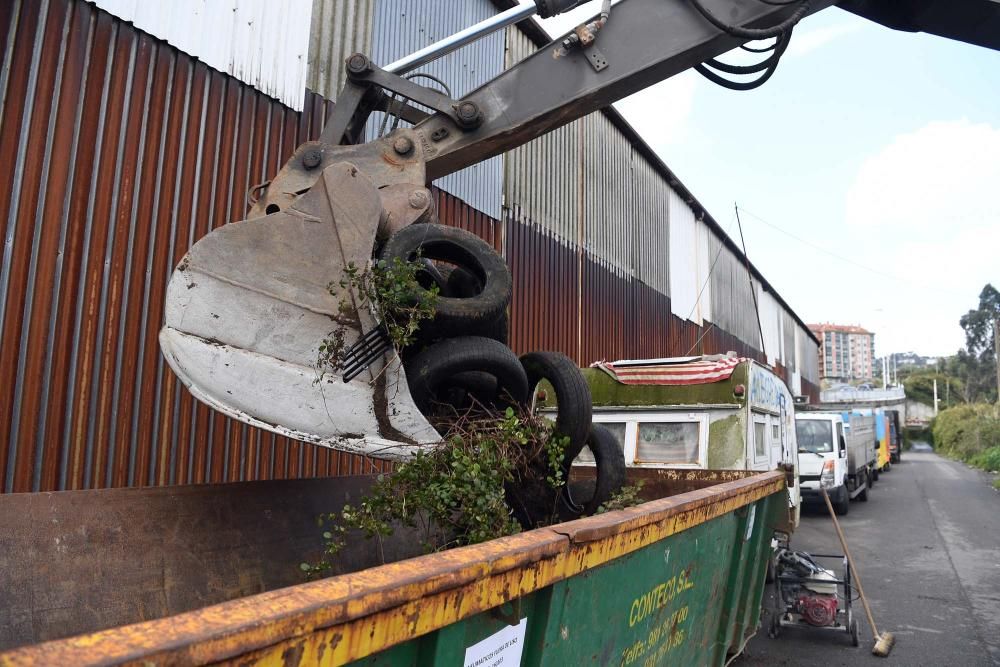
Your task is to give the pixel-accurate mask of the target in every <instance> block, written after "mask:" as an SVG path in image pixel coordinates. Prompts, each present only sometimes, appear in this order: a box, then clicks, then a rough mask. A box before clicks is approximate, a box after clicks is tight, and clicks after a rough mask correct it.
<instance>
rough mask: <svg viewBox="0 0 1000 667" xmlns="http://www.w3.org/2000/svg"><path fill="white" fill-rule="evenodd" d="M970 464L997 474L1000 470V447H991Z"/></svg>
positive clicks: (976, 456)
mask: <svg viewBox="0 0 1000 667" xmlns="http://www.w3.org/2000/svg"><path fill="white" fill-rule="evenodd" d="M969 463H971V464H972V465H974V466H976V467H977V468H982V469H983V470H989V471H990V472H997V471H998V470H1000V447H990V448H989V449H987V450H986V451H985V452H981V453H979V454H976V455H975V456H973V457H972V459H971V460H970V461H969Z"/></svg>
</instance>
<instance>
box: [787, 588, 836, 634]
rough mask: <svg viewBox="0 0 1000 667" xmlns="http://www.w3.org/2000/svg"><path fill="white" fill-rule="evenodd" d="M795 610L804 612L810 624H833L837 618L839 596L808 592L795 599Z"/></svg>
mask: <svg viewBox="0 0 1000 667" xmlns="http://www.w3.org/2000/svg"><path fill="white" fill-rule="evenodd" d="M795 606H796V609H795V611H796V612H798V613H799V614H802V618H804V619H806V622H807V623H809V625H816V626H819V627H823V626H827V625H832V624H833V621H834V619H835V618H837V596H836V595H823V594H820V593H806V594H803V595H800V596H799V598H798V599H797V600H796V601H795Z"/></svg>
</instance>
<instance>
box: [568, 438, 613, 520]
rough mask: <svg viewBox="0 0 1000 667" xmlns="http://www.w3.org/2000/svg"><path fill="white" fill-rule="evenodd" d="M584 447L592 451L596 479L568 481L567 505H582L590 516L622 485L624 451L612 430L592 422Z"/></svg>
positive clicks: (584, 511)
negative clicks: (595, 467)
mask: <svg viewBox="0 0 1000 667" xmlns="http://www.w3.org/2000/svg"><path fill="white" fill-rule="evenodd" d="M587 446H588V447H590V451H591V452H593V454H594V462H595V463H596V464H597V479H596V480H580V481H578V482H571V483H570V484H569V498H568V500H569V501H570V503H569V504H570V505H575V506H577V507H579V506H581V505H582V509H583V513H584V514H588V515H589V514H593V513H594V512H596V511H597V508H598V507H600V506H601V505H603V504H604V503H606V502H607V501H608V500H609V499H610V498H611V496H613V495H615V493H617V492H618V490H619V489H621V488H622V485H623V484H625V453H624V452H623V451H622V448H621V447H619V446H618V440H616V439H615V436H614V435H613V434H612V433H611V431H609V430H608V429H606V428H604V427H603V426H601V425H600V424H591V426H590V433H589V434H588V435H587ZM574 458H575V457H574Z"/></svg>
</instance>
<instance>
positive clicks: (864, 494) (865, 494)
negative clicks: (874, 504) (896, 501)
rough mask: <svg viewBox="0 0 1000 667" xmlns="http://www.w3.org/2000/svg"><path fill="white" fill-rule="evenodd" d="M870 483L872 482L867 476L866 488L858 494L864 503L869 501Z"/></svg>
mask: <svg viewBox="0 0 1000 667" xmlns="http://www.w3.org/2000/svg"><path fill="white" fill-rule="evenodd" d="M870 485H871V482H870V481H869V480H868V479H867V478H866V479H865V488H864V490H863V491H862V492H861V493H859V494H858V500H860V501H861V502H863V503H867V502H868V489H869V488H870Z"/></svg>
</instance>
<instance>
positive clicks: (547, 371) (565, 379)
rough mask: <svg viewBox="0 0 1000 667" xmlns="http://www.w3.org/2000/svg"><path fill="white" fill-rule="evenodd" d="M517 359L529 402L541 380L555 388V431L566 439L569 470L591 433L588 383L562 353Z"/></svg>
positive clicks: (570, 360) (537, 354)
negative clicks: (525, 384)
mask: <svg viewBox="0 0 1000 667" xmlns="http://www.w3.org/2000/svg"><path fill="white" fill-rule="evenodd" d="M519 361H520V362H521V366H522V367H523V368H524V374H525V376H526V377H527V378H528V394H529V396H528V400H529V401H530V400H531V394H532V393H533V392H534V391H535V390H536V387H537V386H538V383H539V382H541V381H542V380H548V382H549V384H551V385H552V388H553V389H554V390H555V393H556V396H555V398H556V403H557V404H558V406H559V411H558V414H557V415H556V427H555V431H556V433H558V434H560V435H564V436H566V437H568V438H569V444H568V445H567V446H566V454H565V458H564V459H563V461H564V466H563V467H564V469H565V470H567V471H568V470H569V467H570V465H571V464H572V462H573V460H574V459H575V458H576V457H577V456H579V455H580V451H581V450H582V449H583V446H584V445H585V444H587V438H588V436H590V434H591V433H592V432H593V427H592V426H591V424H590V422H591V417H592V412H593V406H592V403H591V398H590V386H589V385H588V384H587V381H586V380H585V379H584V378H583V374H582V373H580V369H579V368H578V367H577V365H576V364H575V363H574V362H573V360H572V359H570V358H569V357H567V356H566V355H564V354H560V353H558V352H529V353H528V354H525V355H523V356H521V358H520V359H519ZM602 430H604V429H602ZM612 441H614V438H612ZM616 449H617V448H616ZM595 457H596V453H595ZM598 465H600V462H599V461H598Z"/></svg>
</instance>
